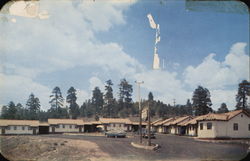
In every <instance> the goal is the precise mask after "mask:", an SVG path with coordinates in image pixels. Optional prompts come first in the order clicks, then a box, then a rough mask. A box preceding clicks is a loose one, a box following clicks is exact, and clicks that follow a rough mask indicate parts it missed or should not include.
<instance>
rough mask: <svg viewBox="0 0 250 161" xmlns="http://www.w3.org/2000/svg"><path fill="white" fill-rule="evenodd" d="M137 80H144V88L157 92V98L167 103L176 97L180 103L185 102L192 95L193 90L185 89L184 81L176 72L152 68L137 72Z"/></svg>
mask: <svg viewBox="0 0 250 161" xmlns="http://www.w3.org/2000/svg"><path fill="white" fill-rule="evenodd" d="M135 80H143V81H144V83H143V84H142V85H141V86H142V88H145V89H146V90H147V91H151V92H153V93H157V95H156V96H155V98H156V99H160V100H162V101H164V102H165V103H171V102H172V100H173V99H176V100H177V101H178V102H177V103H178V104H185V103H186V101H187V99H188V98H190V97H191V92H188V91H186V90H185V89H184V87H183V86H182V82H181V81H180V80H178V79H177V78H176V73H170V72H168V71H160V70H150V71H146V72H142V73H138V74H136V75H135Z"/></svg>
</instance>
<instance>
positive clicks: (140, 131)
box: [135, 81, 144, 143]
mask: <svg viewBox="0 0 250 161" xmlns="http://www.w3.org/2000/svg"><path fill="white" fill-rule="evenodd" d="M135 83H136V84H137V88H138V89H137V96H138V103H139V118H140V122H139V135H140V143H142V126H141V125H142V118H141V112H142V109H141V91H140V85H141V84H142V83H144V82H143V81H141V82H139V81H135Z"/></svg>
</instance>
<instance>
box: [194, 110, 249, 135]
mask: <svg viewBox="0 0 250 161" xmlns="http://www.w3.org/2000/svg"><path fill="white" fill-rule="evenodd" d="M197 124H198V129H197V136H198V138H250V114H249V113H247V112H246V111H244V110H237V111H232V112H228V113H224V114H207V115H204V116H203V117H200V118H198V119H197Z"/></svg>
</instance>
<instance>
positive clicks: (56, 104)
mask: <svg viewBox="0 0 250 161" xmlns="http://www.w3.org/2000/svg"><path fill="white" fill-rule="evenodd" d="M50 98H51V100H50V102H49V103H50V104H51V109H49V112H50V116H52V117H53V118H62V117H63V114H62V112H63V109H62V108H63V100H64V99H63V97H62V93H61V90H60V88H59V87H55V88H54V89H53V91H52V95H50Z"/></svg>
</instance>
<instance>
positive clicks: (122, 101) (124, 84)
mask: <svg viewBox="0 0 250 161" xmlns="http://www.w3.org/2000/svg"><path fill="white" fill-rule="evenodd" d="M132 92H133V88H132V85H131V84H129V83H128V81H127V80H126V79H122V80H121V82H120V84H119V106H120V108H121V109H120V116H122V117H127V116H128V115H129V114H131V113H132V98H131V96H132Z"/></svg>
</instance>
